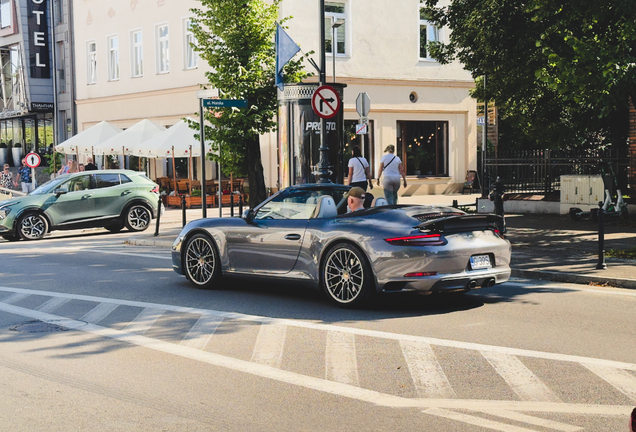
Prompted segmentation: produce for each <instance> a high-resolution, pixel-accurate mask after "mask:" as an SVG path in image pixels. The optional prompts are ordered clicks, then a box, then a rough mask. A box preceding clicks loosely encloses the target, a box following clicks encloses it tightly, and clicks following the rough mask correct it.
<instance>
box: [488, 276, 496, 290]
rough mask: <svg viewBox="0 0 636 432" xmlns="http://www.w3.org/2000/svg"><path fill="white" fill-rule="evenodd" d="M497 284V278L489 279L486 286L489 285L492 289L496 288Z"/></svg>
mask: <svg viewBox="0 0 636 432" xmlns="http://www.w3.org/2000/svg"><path fill="white" fill-rule="evenodd" d="M496 283H497V281H496V280H495V278H490V279H488V282H487V284H486V285H488V287H489V288H490V287H494V286H495V284H496Z"/></svg>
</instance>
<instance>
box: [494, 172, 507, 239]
mask: <svg viewBox="0 0 636 432" xmlns="http://www.w3.org/2000/svg"><path fill="white" fill-rule="evenodd" d="M505 191H506V189H505V187H504V184H503V182H502V181H501V179H500V178H499V177H497V180H495V182H494V183H493V184H492V192H491V193H490V201H492V202H493V204H494V205H495V214H496V215H499V216H501V221H500V222H498V223H497V228H498V229H499V232H500V233H501V234H505V233H506V220H505V218H504V193H505Z"/></svg>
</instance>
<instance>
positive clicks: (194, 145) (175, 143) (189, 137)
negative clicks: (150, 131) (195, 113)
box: [133, 118, 212, 158]
mask: <svg viewBox="0 0 636 432" xmlns="http://www.w3.org/2000/svg"><path fill="white" fill-rule="evenodd" d="M187 120H190V121H194V120H192V119H190V118H188V119H187ZM197 132H198V131H197V130H194V129H191V128H190V126H188V123H187V122H186V121H185V120H180V121H179V122H177V123H175V124H174V125H173V126H171V127H170V128H168V129H167V130H165V131H164V132H163V133H161V134H159V135H156V136H155V137H153V138H151V139H149V140H147V141H144V142H143V143H142V144H140V145H139V146H137V151H136V152H134V153H133V154H134V155H135V156H140V157H147V158H168V157H191V156H192V157H199V156H201V142H200V141H199V139H198V138H196V137H195V136H194V135H195V134H196V133H197ZM173 147H174V150H173ZM211 149H212V142H211V141H208V142H206V153H209V152H210V151H211Z"/></svg>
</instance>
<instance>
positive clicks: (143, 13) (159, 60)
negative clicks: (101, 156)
mask: <svg viewBox="0 0 636 432" xmlns="http://www.w3.org/2000/svg"><path fill="white" fill-rule="evenodd" d="M199 6H200V3H199V2H196V1H194V0H146V1H136V0H133V1H130V2H129V1H126V2H112V1H109V2H104V1H99V0H84V1H82V2H73V14H74V17H75V18H74V33H75V38H74V41H75V59H76V72H77V73H76V88H77V91H76V104H77V124H78V130H79V131H82V130H85V129H86V128H88V127H90V126H92V125H94V124H97V123H98V122H100V121H102V120H106V121H108V122H110V123H113V124H114V125H116V126H119V127H121V128H127V127H130V126H132V125H133V124H135V123H136V122H138V121H139V120H141V119H150V120H152V121H154V122H156V123H158V124H160V125H163V126H171V125H173V124H175V123H176V122H177V121H179V120H180V119H181V118H183V117H187V116H194V115H196V113H197V112H198V100H197V98H196V92H197V90H199V84H204V83H205V76H204V74H205V72H206V71H208V70H209V67H208V66H207V65H206V64H205V62H203V61H198V60H197V59H196V58H194V57H193V56H194V54H193V53H192V52H191V50H189V48H188V44H189V42H190V41H192V38H191V35H190V34H189V32H188V20H189V18H191V17H192V13H191V12H190V11H189V10H190V9H191V8H193V7H199ZM286 16H293V19H291V20H289V21H287V23H286V25H288V26H289V29H288V30H287V31H288V33H289V35H290V36H291V37H292V39H294V41H295V42H296V43H297V44H298V45H300V47H301V49H302V50H303V51H305V52H308V51H312V50H313V51H316V52H317V53H318V52H319V44H320V40H319V39H320V31H319V28H320V27H319V1H318V0H315V1H313V0H312V1H308V0H285V1H283V3H282V7H281V17H286ZM326 18H327V19H326V26H327V31H326V34H327V39H328V40H327V51H328V53H327V61H326V64H327V67H326V70H327V80H328V81H332V80H333V72H332V71H333V66H334V65H333V62H332V60H333V58H334V55H333V53H332V52H331V51H335V74H336V80H337V81H338V82H340V83H345V84H347V88H346V89H345V98H344V112H345V129H346V131H347V132H346V137H347V138H346V146H347V147H345V149H346V151H348V150H350V148H351V147H352V146H353V145H360V146H361V147H362V148H363V152H364V155H365V157H367V159H369V160H370V162H371V164H372V172H373V173H377V169H378V166H377V165H378V163H379V160H380V158H381V156H382V154H383V150H384V149H385V147H386V146H387V145H389V144H393V145H396V146H397V154H398V155H399V156H400V157H402V159H403V160H404V162H405V166H406V168H407V174H408V177H409V178H410V179H411V181H410V182H409V183H410V184H411V185H412V186H411V187H410V188H409V190H408V191H402V192H406V193H408V194H429V193H443V192H446V191H451V190H453V189H456V188H458V187H459V186H460V185H461V184H463V182H464V179H465V176H466V171H467V170H471V169H476V164H477V161H476V158H477V148H476V146H477V125H476V108H475V101H474V100H473V99H472V98H471V97H470V96H469V90H470V89H471V88H472V87H473V86H474V84H473V80H472V79H471V76H470V74H469V73H468V72H466V71H465V70H463V68H462V67H461V65H459V64H457V63H453V64H450V65H440V64H439V63H437V62H435V61H434V60H432V59H430V58H429V55H428V53H427V52H426V50H425V46H424V43H425V41H426V40H445V39H447V38H448V33H447V31H446V29H436V28H434V27H432V26H430V25H429V24H428V22H427V21H426V19H425V18H426V17H425V16H424V15H423V14H422V13H421V11H420V2H419V0H371V1H369V0H367V1H361V0H338V1H333V2H331V1H326ZM333 23H337V25H338V24H339V26H338V27H337V28H335V29H332V24H333ZM334 33H335V40H336V43H335V44H333V45H332V43H331V39H332V38H333V35H334ZM313 57H314V59H315V60H316V62H317V63H319V55H318V54H315V55H314V56H313ZM307 71H309V72H314V70H313V68H312V67H311V66H310V65H307ZM311 80H313V81H315V80H316V77H314V78H313V79H310V81H311ZM361 92H366V93H367V94H368V95H369V97H370V99H371V111H370V113H369V115H368V117H369V121H370V131H369V134H368V135H366V136H360V135H356V134H355V125H356V124H357V123H358V118H359V116H358V114H357V112H356V104H355V102H356V98H357V96H358V94H359V93H361ZM261 147H262V155H263V165H264V168H265V176H266V179H265V180H266V184H267V185H268V186H270V187H277V185H278V180H279V178H278V176H279V174H278V150H277V147H278V139H277V136H276V133H272V134H269V135H266V136H263V137H262V139H261ZM347 159H348V158H347ZM208 163H209V164H210V167H209V168H210V169H208V170H207V172H208V173H210V174H208V176H209V177H210V176H211V175H213V172H212V164H211V163H210V162H208ZM168 170H170V166H169V164H167V163H161V164H159V168H158V170H157V171H158V172H157V173H151V175H154V174H156V175H157V176H161V175H166V174H168V172H167V171H168ZM197 172H200V170H197Z"/></svg>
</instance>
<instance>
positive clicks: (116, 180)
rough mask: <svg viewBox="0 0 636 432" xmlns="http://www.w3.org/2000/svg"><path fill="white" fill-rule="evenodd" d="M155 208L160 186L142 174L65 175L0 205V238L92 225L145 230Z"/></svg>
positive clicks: (32, 236)
mask: <svg viewBox="0 0 636 432" xmlns="http://www.w3.org/2000/svg"><path fill="white" fill-rule="evenodd" d="M158 207H159V186H158V185H157V184H156V183H154V182H153V181H152V180H150V179H149V178H148V177H146V175H145V173H143V172H136V171H129V170H107V171H84V172H79V173H74V174H65V175H62V176H59V177H57V178H55V179H54V180H51V181H49V182H47V183H44V184H43V185H41V186H40V187H38V188H37V189H35V190H34V191H33V192H31V193H30V194H28V195H25V196H21V197H18V198H12V199H9V200H6V201H0V236H2V237H3V238H4V239H6V240H9V241H15V240H19V239H21V238H22V239H24V240H39V239H41V238H42V237H44V236H45V235H46V233H47V232H49V231H53V230H71V229H79V228H95V227H104V228H106V229H107V230H109V231H112V232H117V231H120V230H121V229H122V228H124V226H125V227H126V228H128V229H129V230H131V231H143V230H145V229H146V228H148V227H149V226H150V223H151V221H152V219H154V218H155V217H156V216H157V211H158V210H159V208H158ZM161 210H163V206H162V208H161Z"/></svg>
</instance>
